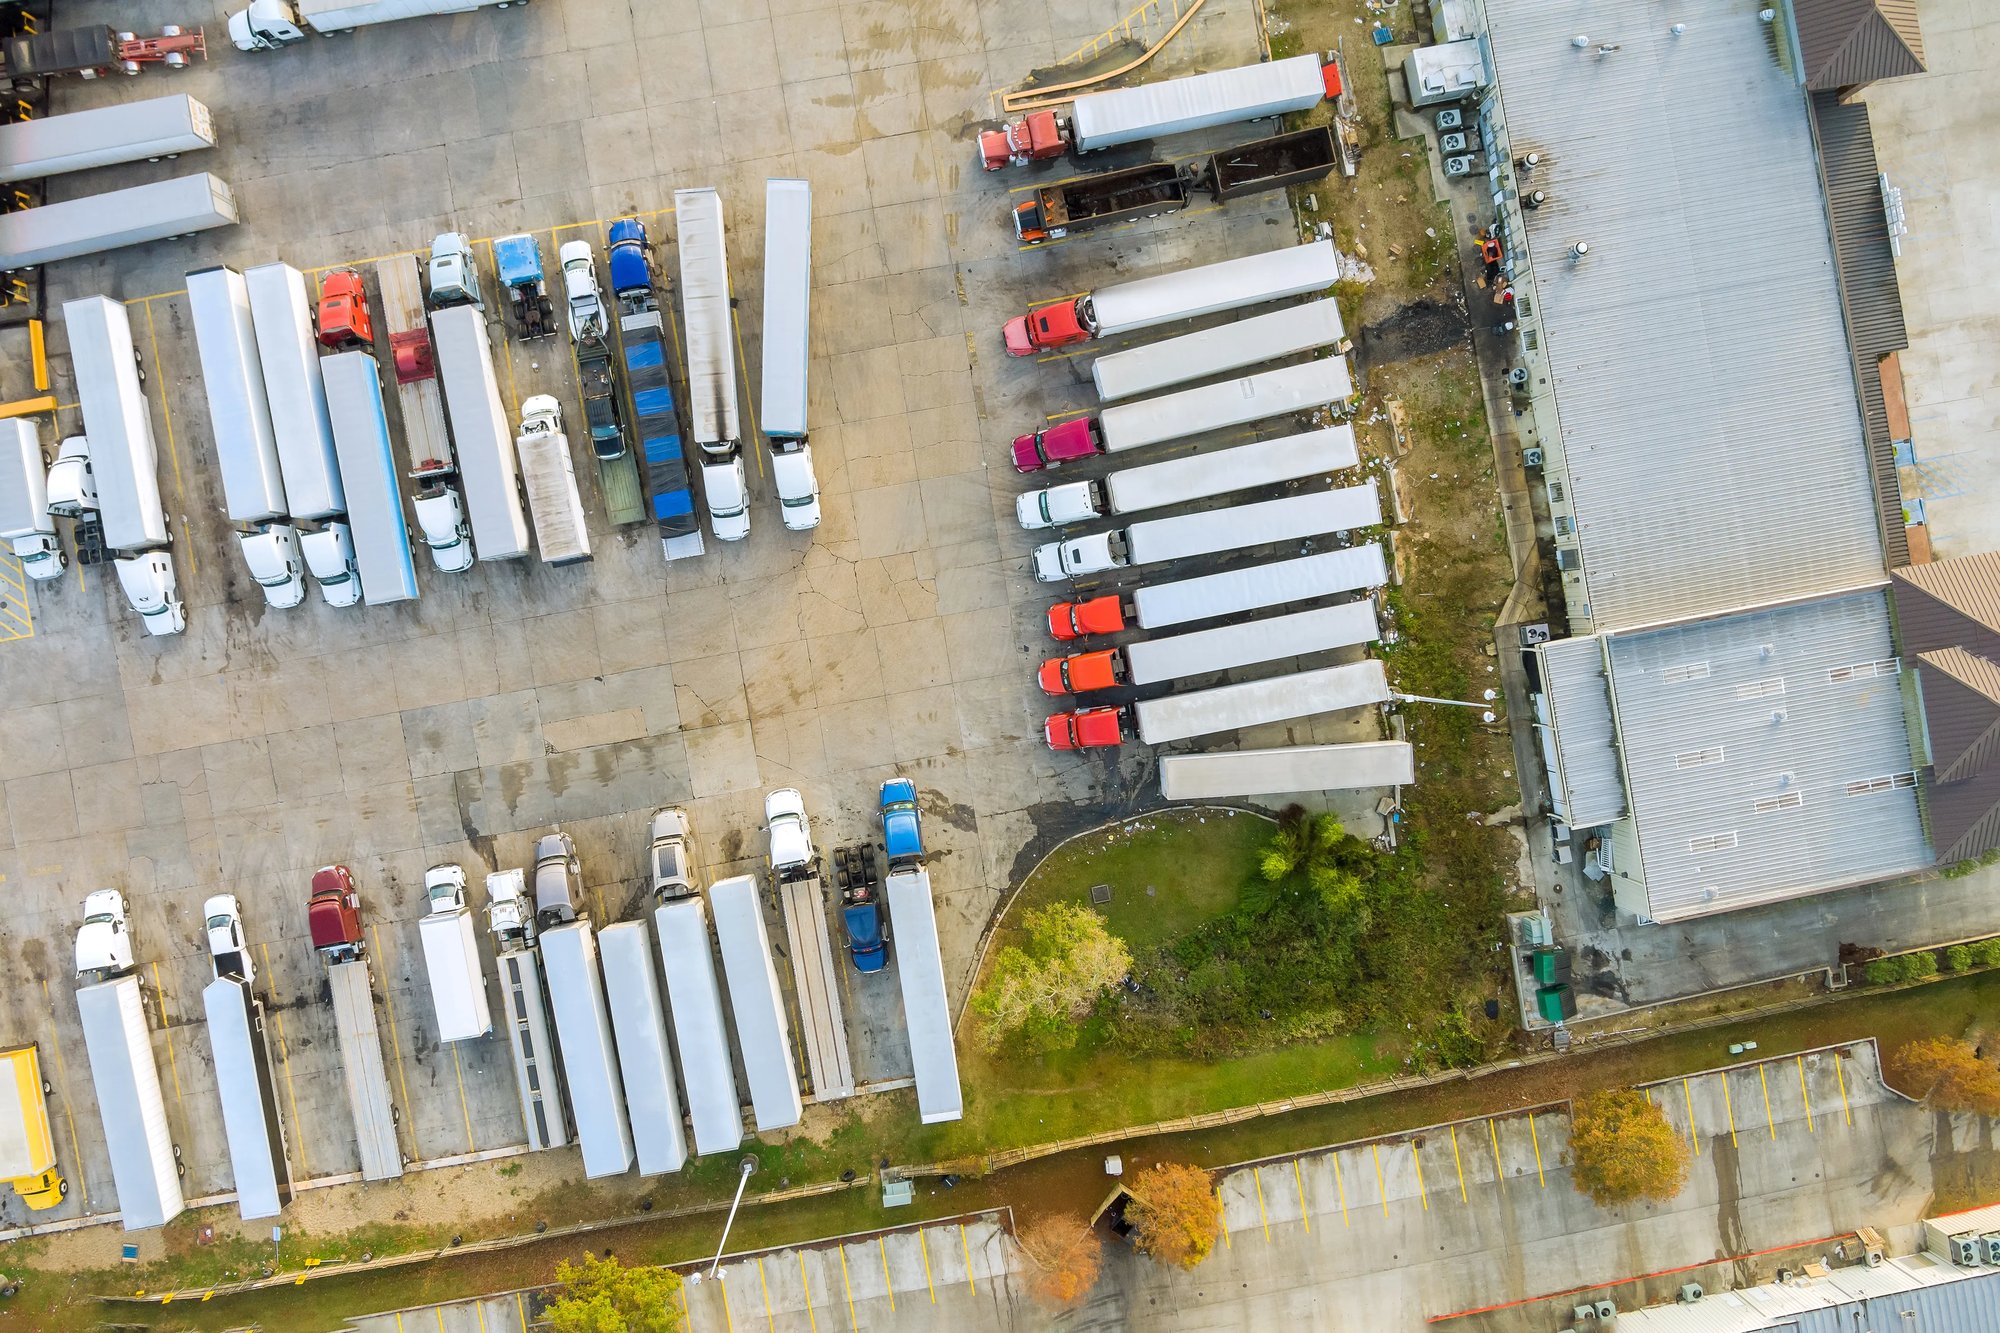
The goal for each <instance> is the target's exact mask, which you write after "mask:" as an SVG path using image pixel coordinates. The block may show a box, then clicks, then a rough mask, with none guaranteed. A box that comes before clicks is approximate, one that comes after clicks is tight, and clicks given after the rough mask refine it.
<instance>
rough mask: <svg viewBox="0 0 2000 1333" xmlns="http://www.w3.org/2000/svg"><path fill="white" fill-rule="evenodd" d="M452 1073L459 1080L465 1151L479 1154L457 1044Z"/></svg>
mask: <svg viewBox="0 0 2000 1333" xmlns="http://www.w3.org/2000/svg"><path fill="white" fill-rule="evenodd" d="M451 1072H452V1073H453V1074H454V1075H456V1076H457V1078H458V1113H459V1114H460V1115H462V1116H464V1117H465V1150H466V1151H467V1152H478V1151H479V1147H478V1145H477V1144H475V1143H473V1141H472V1109H471V1108H470V1107H468V1106H467V1105H466V1104H465V1065H464V1062H462V1061H461V1060H460V1059H459V1058H458V1043H457V1042H453V1043H452V1044H451ZM411 1137H412V1138H414V1137H415V1135H414V1134H413V1135H411Z"/></svg>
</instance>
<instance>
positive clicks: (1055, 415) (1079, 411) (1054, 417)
mask: <svg viewBox="0 0 2000 1333" xmlns="http://www.w3.org/2000/svg"><path fill="white" fill-rule="evenodd" d="M1088 411H1090V409H1089V408H1087V407H1073V408H1071V409H1070V410H1069V411H1067V412H1051V413H1049V414H1048V415H1047V416H1045V417H1043V418H1042V420H1044V421H1064V420H1067V419H1068V418H1070V417H1080V416H1082V415H1084V414H1085V413H1086V412H1088Z"/></svg>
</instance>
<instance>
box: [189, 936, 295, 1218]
mask: <svg viewBox="0 0 2000 1333" xmlns="http://www.w3.org/2000/svg"><path fill="white" fill-rule="evenodd" d="M201 1003H202V1008H203V1010H204V1012H206V1014H207V1016H208V1044H209V1049H210V1051H211V1052H212V1053H213V1056H214V1062H213V1069H214V1072H215V1089H216V1092H217V1094H218V1095H219V1096H220V1097H221V1099H222V1129H223V1133H224V1136H225V1137H226V1138H227V1140H228V1142H229V1170H230V1174H231V1176H232V1177H233V1178H234V1179H235V1181H236V1210H237V1212H238V1213H240V1214H241V1215H242V1217H243V1220H244V1221H246V1222H247V1221H251V1220H253V1219H256V1218H260V1217H276V1216H277V1215H278V1213H279V1212H280V1211H281V1210H282V1209H283V1208H284V1206H285V1205H286V1204H288V1203H290V1202H291V1201H292V1171H291V1164H290V1160H289V1159H288V1158H287V1156H286V1154H285V1127H284V1122H283V1121H281V1120H280V1119H279V1118H278V1098H277V1091H276V1086H275V1085H274V1083H273V1082H272V1079H271V1052H270V1048H269V1046H268V1045H266V1042H265V1035H264V1006H263V1005H262V1004H260V1003H259V1002H258V1000H257V997H256V996H255V995H253V994H251V991H250V983H249V982H248V981H245V980H244V979H243V978H242V977H241V976H228V975H219V976H217V977H216V979H215V980H214V981H211V982H209V983H208V986H207V988H206V989H204V990H203V991H202V993H201Z"/></svg>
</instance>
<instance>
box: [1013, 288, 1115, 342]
mask: <svg viewBox="0 0 2000 1333" xmlns="http://www.w3.org/2000/svg"><path fill="white" fill-rule="evenodd" d="M1089 299H1090V298H1089V297H1088V296H1080V297H1078V298H1077V299H1076V300H1074V301H1058V302H1056V303H1055V304H1054V305H1045V306H1041V307H1039V308H1037V309H1034V310H1030V311H1029V312H1028V313H1027V314H1025V315H1020V316H1018V317H1016V318H1014V319H1010V320H1008V321H1007V322H1006V324H1004V325H1002V326H1001V329H1000V336H1001V337H1002V338H1004V339H1006V340H1007V355H1009V356H1029V355H1032V354H1033V353H1035V352H1043V351H1047V350H1048V349H1049V348H1051V347H1068V346H1069V345H1070V344H1071V343H1082V342H1089V341H1090V340H1091V339H1092V338H1095V337H1096V336H1097V331H1096V330H1095V329H1093V328H1091V327H1090V325H1089V324H1088V323H1086V322H1085V321H1084V318H1083V311H1082V306H1083V303H1084V302H1085V301H1088V300H1089Z"/></svg>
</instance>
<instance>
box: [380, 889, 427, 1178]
mask: <svg viewBox="0 0 2000 1333" xmlns="http://www.w3.org/2000/svg"><path fill="white" fill-rule="evenodd" d="M368 934H369V936H370V938H372V939H373V940H374V941H375V956H376V957H377V958H381V957H382V936H381V934H380V932H378V931H377V930H376V929H375V923H374V922H372V921H371V922H369V923H368ZM382 1003H383V1004H384V1005H385V1006H387V1008H388V1010H389V1049H390V1050H392V1051H394V1052H395V1054H396V1082H398V1083H400V1084H402V1086H403V1109H404V1110H405V1111H407V1110H409V1109H410V1080H409V1078H408V1076H406V1075H405V1074H404V1072H403V1038H402V1034H401V1032H400V1031H399V1030H398V1028H397V1026H396V996H395V988H394V987H392V986H390V985H389V964H388V962H387V960H386V959H385V960H384V961H383V964H382ZM416 1133H417V1130H416V1121H415V1119H414V1118H413V1119H412V1120H411V1121H410V1140H411V1142H412V1143H415V1141H416Z"/></svg>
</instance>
